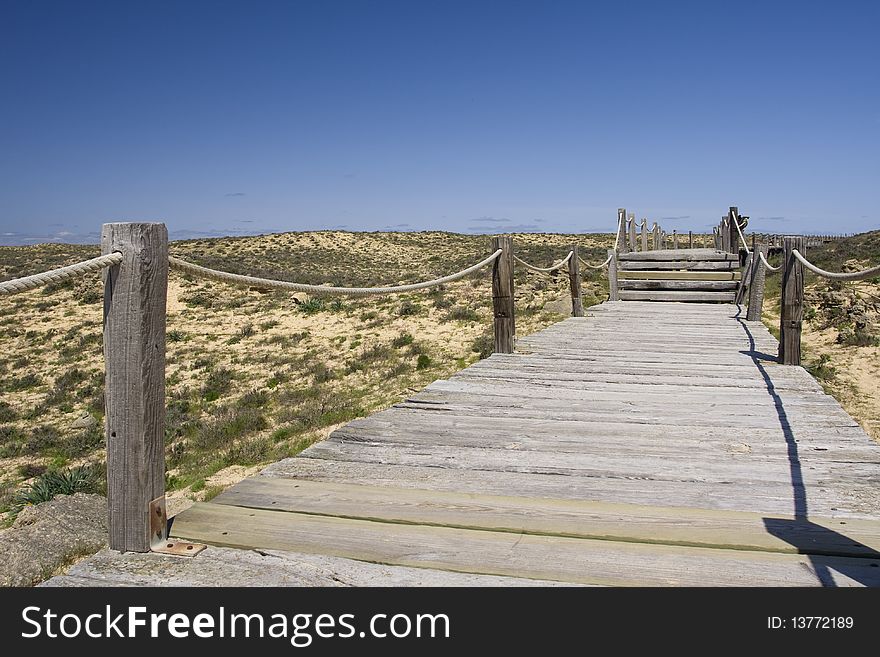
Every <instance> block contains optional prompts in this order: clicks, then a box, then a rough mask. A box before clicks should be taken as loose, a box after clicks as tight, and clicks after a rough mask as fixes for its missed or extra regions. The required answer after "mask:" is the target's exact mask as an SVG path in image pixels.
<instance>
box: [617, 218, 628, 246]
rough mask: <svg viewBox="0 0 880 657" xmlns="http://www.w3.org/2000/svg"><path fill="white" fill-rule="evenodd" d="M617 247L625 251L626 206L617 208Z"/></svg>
mask: <svg viewBox="0 0 880 657" xmlns="http://www.w3.org/2000/svg"><path fill="white" fill-rule="evenodd" d="M617 249H618V251H620V253H626V252H627V250H628V249H627V246H626V208H617Z"/></svg>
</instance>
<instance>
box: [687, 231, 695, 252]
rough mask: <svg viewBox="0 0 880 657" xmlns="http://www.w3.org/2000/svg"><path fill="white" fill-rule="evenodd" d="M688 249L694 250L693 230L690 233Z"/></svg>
mask: <svg viewBox="0 0 880 657" xmlns="http://www.w3.org/2000/svg"><path fill="white" fill-rule="evenodd" d="M688 248H689V249H692V248H694V231H692V230H689V231H688Z"/></svg>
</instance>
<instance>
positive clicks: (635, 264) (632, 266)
mask: <svg viewBox="0 0 880 657" xmlns="http://www.w3.org/2000/svg"><path fill="white" fill-rule="evenodd" d="M617 268H618V270H619V271H633V270H636V271H638V270H654V271H656V270H658V269H665V270H667V271H675V270H687V271H733V270H738V269H739V262H737V261H735V260H670V261H658V260H642V261H639V260H621V261H619V262H618V263H617Z"/></svg>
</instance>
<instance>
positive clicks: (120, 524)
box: [101, 223, 168, 552]
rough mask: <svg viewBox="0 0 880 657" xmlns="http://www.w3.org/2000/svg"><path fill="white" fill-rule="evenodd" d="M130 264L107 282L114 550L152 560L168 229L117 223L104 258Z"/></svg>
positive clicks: (161, 460) (106, 229)
mask: <svg viewBox="0 0 880 657" xmlns="http://www.w3.org/2000/svg"><path fill="white" fill-rule="evenodd" d="M114 251H119V252H120V253H122V255H123V260H122V262H121V263H120V264H119V265H116V266H114V267H110V268H108V269H107V270H105V274H104V363H105V368H106V371H105V393H104V394H105V411H106V414H105V433H106V440H107V503H108V507H109V527H110V547H111V548H113V549H114V550H121V551H126V550H132V551H135V552H147V551H149V549H150V543H151V539H156V540H162V539H163V538H164V535H163V536H156V537H151V531H150V510H149V504H150V502H151V501H152V500H154V499H157V498H161V497H163V496H164V495H165V447H164V438H165V300H166V295H167V287H168V232H167V231H166V229H165V226H164V224H154V223H111V224H104V226H103V228H102V232H101V252H102V253H105V254H106V253H112V252H114Z"/></svg>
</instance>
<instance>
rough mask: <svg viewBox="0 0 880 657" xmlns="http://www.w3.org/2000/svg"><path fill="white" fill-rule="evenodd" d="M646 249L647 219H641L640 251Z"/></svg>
mask: <svg viewBox="0 0 880 657" xmlns="http://www.w3.org/2000/svg"><path fill="white" fill-rule="evenodd" d="M647 250H648V219H647V217H645V218H644V219H642V251H647Z"/></svg>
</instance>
